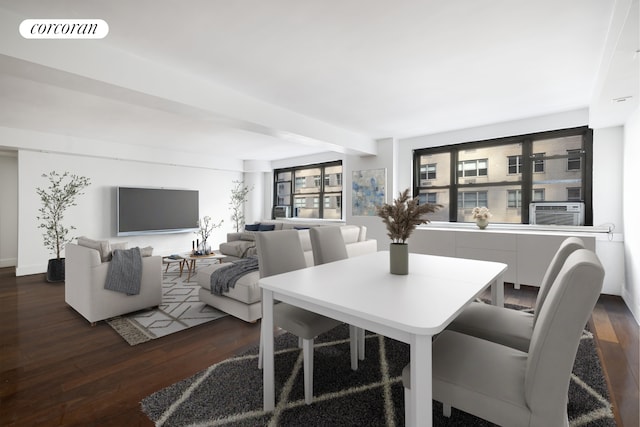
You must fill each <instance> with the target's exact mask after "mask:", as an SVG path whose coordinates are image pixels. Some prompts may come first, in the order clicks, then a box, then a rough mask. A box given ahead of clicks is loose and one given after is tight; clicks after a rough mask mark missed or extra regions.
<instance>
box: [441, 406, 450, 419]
mask: <svg viewBox="0 0 640 427" xmlns="http://www.w3.org/2000/svg"><path fill="white" fill-rule="evenodd" d="M442 415H444V416H445V417H447V418H451V405H448V404H446V403H443V404H442Z"/></svg>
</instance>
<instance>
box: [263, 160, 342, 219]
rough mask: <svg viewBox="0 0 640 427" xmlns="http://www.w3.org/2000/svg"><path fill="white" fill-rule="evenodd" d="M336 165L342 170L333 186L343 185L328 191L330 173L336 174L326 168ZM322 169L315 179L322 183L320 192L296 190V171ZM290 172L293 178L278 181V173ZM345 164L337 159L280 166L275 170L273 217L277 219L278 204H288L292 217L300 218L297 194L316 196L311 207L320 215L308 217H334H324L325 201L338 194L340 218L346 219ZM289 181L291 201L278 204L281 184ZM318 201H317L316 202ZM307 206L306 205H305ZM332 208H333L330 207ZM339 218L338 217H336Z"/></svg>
mask: <svg viewBox="0 0 640 427" xmlns="http://www.w3.org/2000/svg"><path fill="white" fill-rule="evenodd" d="M334 166H340V167H342V171H341V172H340V174H339V175H340V177H339V178H337V179H336V181H337V182H336V185H333V186H332V187H337V186H338V185H339V186H340V187H341V189H340V191H326V190H325V187H327V180H329V179H330V178H329V175H334V174H335V172H331V173H327V172H326V170H327V168H330V167H334ZM318 168H319V169H320V177H319V178H318V179H317V180H315V181H314V182H317V183H319V184H320V185H319V186H318V188H319V191H318V192H314V193H297V192H296V188H297V187H296V180H297V179H298V176H297V174H296V172H299V171H304V170H306V169H318ZM287 172H290V173H291V178H292V179H291V180H290V181H278V175H280V174H283V173H287ZM343 176H344V165H343V164H342V160H337V161H333V162H325V163H314V164H308V165H299V166H291V167H286V168H279V169H274V170H273V206H272V213H271V218H272V219H275V215H274V212H275V207H276V206H288V207H289V212H290V213H291V217H290V218H299V217H297V216H295V212H296V211H295V208H296V207H298V206H296V200H297V198H296V196H304V197H305V198H314V201H313V206H312V207H311V209H317V210H318V217H317V218H315V217H314V218H308V219H314V220H315V219H334V218H324V211H325V208H326V206H325V201H326V197H331V196H335V195H338V196H339V199H340V201H339V202H338V204H339V208H340V218H339V219H340V220H342V219H344V209H343V207H344V203H343V202H344V184H343V183H344V179H343ZM287 183H288V184H289V194H288V196H289V198H290V203H289V204H288V205H287V204H284V205H283V204H278V201H279V192H278V189H279V186H283V185H287ZM316 201H317V203H316ZM305 206H306V205H305ZM328 209H331V208H328ZM336 219H337V218H336Z"/></svg>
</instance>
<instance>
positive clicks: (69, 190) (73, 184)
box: [36, 171, 91, 282]
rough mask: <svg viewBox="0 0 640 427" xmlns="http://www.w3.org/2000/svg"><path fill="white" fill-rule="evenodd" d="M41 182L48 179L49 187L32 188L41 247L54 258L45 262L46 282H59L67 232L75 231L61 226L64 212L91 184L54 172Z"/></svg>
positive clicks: (69, 239) (67, 240)
mask: <svg viewBox="0 0 640 427" xmlns="http://www.w3.org/2000/svg"><path fill="white" fill-rule="evenodd" d="M42 177H43V178H48V179H49V187H47V188H46V189H43V188H39V187H38V188H36V193H37V194H38V196H40V201H41V202H42V207H40V209H38V212H39V215H38V216H37V219H38V221H40V225H38V228H41V229H43V230H44V233H42V237H43V239H44V245H45V246H46V247H47V249H49V250H50V251H51V253H53V254H55V255H56V258H52V259H50V260H49V264H48V265H47V281H48V282H61V281H63V280H64V258H62V257H61V256H60V254H61V252H62V251H63V250H64V246H65V245H66V244H67V243H69V242H70V241H71V238H69V237H68V236H69V231H70V230H75V227H74V226H69V228H67V227H65V226H64V225H62V219H63V217H64V213H65V211H66V210H67V209H68V208H70V207H71V206H76V198H77V197H78V196H80V195H82V194H84V193H82V190H83V189H85V188H86V187H87V186H89V184H90V183H91V181H90V180H89V178H86V177H84V176H78V175H73V174H70V173H69V172H64V173H63V174H59V173H57V172H55V171H52V172H49V174H48V175H47V174H43V175H42Z"/></svg>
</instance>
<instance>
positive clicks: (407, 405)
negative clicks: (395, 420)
mask: <svg viewBox="0 0 640 427" xmlns="http://www.w3.org/2000/svg"><path fill="white" fill-rule="evenodd" d="M410 419H411V389H408V388H406V387H404V425H406V426H408V425H410V424H409V420H410Z"/></svg>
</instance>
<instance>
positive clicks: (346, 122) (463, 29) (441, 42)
mask: <svg viewBox="0 0 640 427" xmlns="http://www.w3.org/2000/svg"><path fill="white" fill-rule="evenodd" d="M620 4H622V5H623V6H624V7H621V6H620ZM637 4H638V1H637V0H623V1H620V0H618V1H617V2H616V1H614V0H563V1H557V0H541V1H536V2H524V1H512V0H511V1H510V0H502V1H499V0H486V1H477V0H460V1H455V2H454V1H450V2H436V1H424V0H400V1H396V2H393V3H391V2H389V1H387V0H349V1H341V2H338V1H319V0H317V1H304V2H301V1H296V0H269V1H255V0H253V1H251V0H233V1H229V0H187V1H178V0H161V1H158V0H136V1H135V2H131V1H126V0H109V1H106V0H66V1H65V0H62V1H56V2H51V1H46V0H40V1H35V0H21V1H19V2H18V1H8V0H0V14H6V17H8V18H7V20H8V21H9V22H12V20H13V21H15V22H17V23H16V24H15V27H14V28H12V29H10V30H9V31H12V32H15V31H17V26H18V24H19V19H17V18H20V19H26V18H99V19H103V20H105V21H106V22H107V23H108V24H109V35H108V36H107V37H106V38H105V39H103V40H99V41H54V42H52V41H33V40H31V41H23V40H17V41H15V43H20V46H21V49H22V43H26V42H28V43H31V44H30V45H25V46H27V48H29V49H31V48H32V47H33V46H34V44H36V43H39V48H42V46H43V43H49V45H47V46H51V49H52V51H54V52H55V51H56V50H58V49H64V50H65V53H66V54H67V55H68V54H69V50H73V49H78V51H77V52H78V55H79V56H82V57H81V58H76V59H75V62H74V64H70V65H69V64H68V63H69V61H67V64H65V66H64V67H63V66H58V65H56V64H57V63H56V58H54V57H50V56H48V55H46V54H41V55H40V56H34V55H31V56H28V55H27V54H25V55H24V57H20V56H21V55H20V52H21V51H20V50H19V49H16V47H15V46H12V45H10V43H12V42H7V40H8V39H7V38H4V37H3V39H4V40H5V41H4V42H0V90H1V91H2V94H3V97H2V100H1V101H0V126H5V127H11V128H20V129H31V130H37V131H44V132H51V133H56V134H61V135H70V136H76V137H83V138H90V139H95V140H102V141H114V142H121V143H127V144H136V145H137V144H141V145H147V146H150V147H175V146H176V145H179V146H180V149H181V150H183V151H184V152H191V153H204V152H208V151H211V150H212V149H215V150H216V152H217V153H220V155H223V156H226V157H233V158H241V159H258V160H260V159H262V160H273V159H278V158H283V157H293V156H299V155H305V154H311V153H317V152H322V151H327V150H328V149H330V150H337V151H340V145H341V143H340V141H339V138H337V139H336V140H332V139H331V137H327V138H322V137H318V135H322V134H323V133H322V132H318V129H319V128H321V127H322V126H325V125H326V127H327V129H329V128H331V129H343V130H344V131H345V132H346V133H345V134H346V135H348V134H349V133H352V134H357V135H361V136H363V137H364V138H366V139H378V138H385V137H397V138H403V137H410V136H417V135H424V134H430V133H436V132H442V131H447V130H453V129H462V128H467V127H472V126H478V125H484V124H491V123H497V122H503V121H508V120H515V119H521V118H526V117H534V116H538V115H545V114H549V113H554V112H561V111H568V110H572V109H578V108H585V107H591V111H592V120H593V122H594V123H597V124H598V125H599V126H610V125H617V124H622V123H623V122H624V119H625V118H626V116H627V115H628V113H629V111H630V109H631V108H632V107H634V106H637V105H638V104H637V99H638V76H639V75H640V74H638V69H639V68H638V63H639V62H640V61H639V60H638V54H637V53H635V52H636V51H637V50H638V49H639V48H640V40H639V38H638V9H637ZM625 5H626V6H625ZM630 5H632V6H630ZM630 8H631V12H630V13H628V12H629V9H630ZM7 20H5V22H7ZM3 31H5V30H3ZM2 43H7V45H5V46H2ZM90 43H93V45H90ZM87 46H95V47H96V48H97V47H98V46H100V48H105V49H106V48H108V49H110V50H111V51H113V52H119V53H120V54H126V55H127V56H128V57H129V58H137V59H140V60H144V61H146V62H147V63H150V64H157V66H158V73H157V75H156V74H155V73H152V75H147V77H146V78H145V79H141V80H139V81H138V82H137V83H136V84H133V83H131V82H128V84H127V85H125V84H120V83H119V82H120V81H124V80H125V77H123V76H129V75H134V74H135V72H136V70H134V69H131V68H127V63H126V62H114V63H110V64H108V68H109V69H108V70H107V71H108V74H107V77H100V78H98V77H96V75H92V76H89V73H87V72H86V64H83V62H82V61H83V60H84V61H87V62H91V61H96V62H98V61H100V58H99V57H96V58H91V57H85V56H84V52H87ZM96 51H97V49H96ZM16 52H17V53H16ZM634 54H635V55H634ZM96 55H97V53H96ZM163 70H173V71H174V72H175V73H177V74H174V75H181V76H184V80H182V79H181V80H176V79H170V78H168V77H167V76H169V73H164V72H163ZM103 75H104V74H103ZM164 77H167V78H164ZM153 84H156V85H161V86H163V87H164V89H163V90H164V92H162V93H166V94H167V96H164V95H162V96H159V95H158V94H159V93H161V91H154V90H150V88H152V85H153ZM210 84H211V85H216V86H221V87H225V88H228V89H229V90H233V91H234V92H235V93H237V94H238V97H240V95H242V96H248V97H250V98H251V99H254V100H255V101H256V103H261V104H265V105H270V106H274V107H278V108H279V109H280V110H279V111H280V113H282V112H283V111H284V112H290V113H292V114H291V118H292V119H293V120H291V121H292V122H295V121H296V120H295V118H296V117H301V116H304V117H309V118H312V119H314V121H313V123H311V125H313V126H311V125H308V129H309V131H308V132H305V131H304V130H303V129H302V128H301V127H300V126H301V125H300V124H299V123H298V125H299V126H298V125H291V127H292V128H296V129H295V130H292V129H289V128H288V125H287V124H286V121H277V120H275V119H271V118H265V119H264V121H263V120H262V119H261V118H258V119H256V120H248V119H247V117H248V116H247V115H245V114H244V112H238V109H234V108H232V107H231V104H232V102H230V103H229V104H230V107H229V110H228V111H220V109H213V108H208V107H207V106H206V105H204V103H200V102H190V99H194V98H189V97H188V96H186V95H184V96H182V95H181V94H180V91H181V90H182V89H183V88H184V92H185V93H186V92H187V89H188V90H193V89H194V88H196V90H197V87H198V86H197V85H200V87H201V88H202V93H203V94H206V93H208V92H207V91H208V90H210V87H209V85H210ZM187 86H188V88H187ZM626 96H633V98H630V99H628V100H627V101H626V102H622V103H621V102H613V101H611V100H612V99H613V98H621V97H626ZM238 99H239V98H238ZM214 110H215V111H214ZM294 113H295V114H294ZM596 113H597V117H595V116H594V115H595V114H596ZM301 141H302V142H301ZM347 145H348V144H347Z"/></svg>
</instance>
